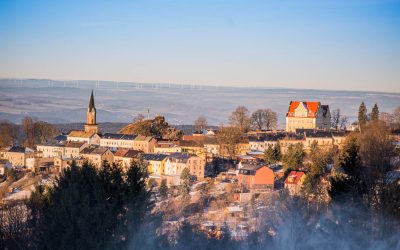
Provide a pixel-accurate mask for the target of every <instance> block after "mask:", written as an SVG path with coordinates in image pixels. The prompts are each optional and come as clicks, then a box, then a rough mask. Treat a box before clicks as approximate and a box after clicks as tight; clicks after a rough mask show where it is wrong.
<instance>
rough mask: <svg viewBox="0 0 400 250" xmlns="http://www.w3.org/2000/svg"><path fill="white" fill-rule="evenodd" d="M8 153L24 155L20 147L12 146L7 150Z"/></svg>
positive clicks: (23, 148)
mask: <svg viewBox="0 0 400 250" xmlns="http://www.w3.org/2000/svg"><path fill="white" fill-rule="evenodd" d="M8 152H13V153H25V147H20V146H13V147H11V148H10V150H8Z"/></svg>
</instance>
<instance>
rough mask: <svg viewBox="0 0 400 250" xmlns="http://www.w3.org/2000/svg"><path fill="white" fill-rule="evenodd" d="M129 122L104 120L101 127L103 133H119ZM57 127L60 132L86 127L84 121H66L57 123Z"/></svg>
mask: <svg viewBox="0 0 400 250" xmlns="http://www.w3.org/2000/svg"><path fill="white" fill-rule="evenodd" d="M126 125H127V123H120V122H104V123H100V124H99V129H100V131H101V132H102V133H117V132H118V131H119V130H120V129H121V128H122V127H124V126H126ZM56 127H57V128H58V130H59V131H60V132H63V133H68V132H69V131H71V130H82V129H84V123H65V124H56Z"/></svg>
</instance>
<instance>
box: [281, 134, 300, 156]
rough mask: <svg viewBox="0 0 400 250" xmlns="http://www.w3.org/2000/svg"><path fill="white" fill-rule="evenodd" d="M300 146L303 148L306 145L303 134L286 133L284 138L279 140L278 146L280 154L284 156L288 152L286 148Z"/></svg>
mask: <svg viewBox="0 0 400 250" xmlns="http://www.w3.org/2000/svg"><path fill="white" fill-rule="evenodd" d="M299 143H300V144H302V145H303V147H304V146H305V145H306V139H305V136H304V134H294V133H288V134H286V136H285V137H284V138H281V139H280V140H279V144H280V146H281V152H282V153H283V154H284V153H286V151H287V150H288V148H289V147H290V146H291V145H292V146H295V145H296V144H299Z"/></svg>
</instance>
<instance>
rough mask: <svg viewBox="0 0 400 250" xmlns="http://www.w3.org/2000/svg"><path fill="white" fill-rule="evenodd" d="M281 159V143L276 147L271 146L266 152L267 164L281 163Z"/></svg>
mask: <svg viewBox="0 0 400 250" xmlns="http://www.w3.org/2000/svg"><path fill="white" fill-rule="evenodd" d="M281 158H282V154H281V146H280V144H279V143H276V144H275V145H274V146H272V145H269V146H268V148H267V149H266V150H265V152H264V160H265V162H266V163H267V164H275V163H277V162H279V161H280V160H281Z"/></svg>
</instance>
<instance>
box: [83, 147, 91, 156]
mask: <svg viewBox="0 0 400 250" xmlns="http://www.w3.org/2000/svg"><path fill="white" fill-rule="evenodd" d="M93 150H94V148H92V147H88V148H84V149H82V151H81V154H90V153H91V152H92V151H93Z"/></svg>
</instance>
